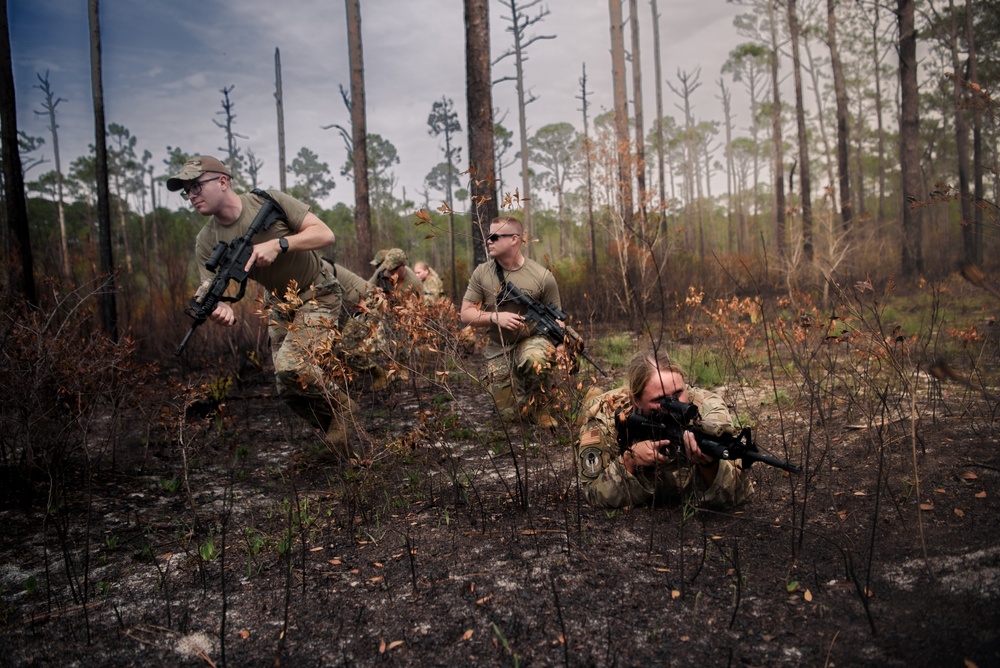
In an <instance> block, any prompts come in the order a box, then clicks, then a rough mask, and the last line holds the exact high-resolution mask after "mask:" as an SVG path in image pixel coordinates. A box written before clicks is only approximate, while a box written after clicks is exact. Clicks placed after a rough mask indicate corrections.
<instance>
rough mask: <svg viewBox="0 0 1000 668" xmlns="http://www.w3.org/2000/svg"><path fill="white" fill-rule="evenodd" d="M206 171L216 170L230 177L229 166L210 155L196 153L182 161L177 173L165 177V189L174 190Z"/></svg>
mask: <svg viewBox="0 0 1000 668" xmlns="http://www.w3.org/2000/svg"><path fill="white" fill-rule="evenodd" d="M206 172H216V173H217V174H225V175H226V176H229V177H232V174H231V173H230V171H229V168H228V167H226V166H225V165H224V164H222V163H221V162H219V160H217V159H216V158H213V157H212V156H210V155H196V156H194V157H193V158H191V159H190V160H188V161H187V162H185V163H184V167H182V168H181V171H180V172H178V173H177V174H174V175H173V176H171V177H170V178H169V179H167V190H169V191H170V192H176V191H178V190H180V189H181V188H183V187H184V183H185V182H187V181H194V180H195V179H197V178H200V177H201V175H202V174H205V173H206Z"/></svg>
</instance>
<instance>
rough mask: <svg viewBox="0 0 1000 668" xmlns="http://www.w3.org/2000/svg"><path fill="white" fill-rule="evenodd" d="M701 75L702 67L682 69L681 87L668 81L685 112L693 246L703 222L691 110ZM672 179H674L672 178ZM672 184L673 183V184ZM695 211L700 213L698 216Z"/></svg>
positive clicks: (688, 206) (686, 190)
mask: <svg viewBox="0 0 1000 668" xmlns="http://www.w3.org/2000/svg"><path fill="white" fill-rule="evenodd" d="M700 77H701V69H700V68H699V69H697V70H695V72H694V73H693V74H691V73H688V72H684V71H681V70H678V71H677V79H678V81H680V87H679V88H677V87H675V86H674V85H673V84H671V83H667V85H668V86H669V87H670V90H672V91H673V92H674V94H675V95H677V96H678V97H680V98H681V101H682V102H683V106H680V105H677V108H678V109H680V110H681V111H683V112H684V152H685V155H684V158H685V160H684V164H683V165H682V167H683V170H682V173H683V176H684V181H685V183H684V196H685V198H686V200H687V202H686V203H685V207H684V208H685V210H686V212H687V219H688V223H689V224H688V230H689V232H688V235H687V237H688V239H687V241H688V246H689V247H693V244H694V241H693V237H691V234H693V233H694V232H695V230H698V229H699V227H700V222H701V197H700V196H701V180H700V178H699V177H698V174H699V172H700V171H701V170H700V168H699V166H698V165H699V162H700V159H699V157H698V147H697V142H696V139H695V133H696V128H695V126H694V116H693V114H692V112H691V95H692V93H694V91H696V90H697V89H698V88H699V87H700V86H701V83H700V82H699V78H700ZM671 181H672V179H671ZM671 185H672V184H671ZM695 213H697V214H698V216H697V218H696V217H695Z"/></svg>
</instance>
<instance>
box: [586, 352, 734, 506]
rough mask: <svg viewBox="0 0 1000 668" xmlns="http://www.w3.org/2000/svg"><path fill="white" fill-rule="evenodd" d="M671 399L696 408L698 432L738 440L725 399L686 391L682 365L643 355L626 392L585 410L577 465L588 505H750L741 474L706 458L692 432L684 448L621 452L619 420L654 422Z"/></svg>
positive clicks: (641, 446) (650, 443) (728, 463)
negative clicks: (631, 417)
mask: <svg viewBox="0 0 1000 668" xmlns="http://www.w3.org/2000/svg"><path fill="white" fill-rule="evenodd" d="M667 399H674V400H677V401H681V402H684V403H686V404H693V405H694V406H696V407H697V411H698V413H699V415H700V417H701V420H700V423H699V429H700V430H701V431H702V432H704V433H706V434H709V435H712V436H722V435H723V434H727V435H730V436H731V435H734V434H735V432H736V430H735V429H734V427H733V425H732V418H731V416H730V414H729V409H728V408H726V404H725V402H724V401H723V399H722V397H720V396H719V395H717V394H714V393H712V392H708V391H706V390H700V389H697V388H688V386H687V383H686V381H685V379H684V372H683V370H682V369H681V367H680V365H678V364H677V363H676V362H674V361H673V360H671V359H670V358H669V357H667V356H666V355H659V356H658V355H656V354H655V353H651V352H650V353H640V354H638V355H636V356H635V357H634V358H633V359H632V361H631V362H630V364H629V366H628V371H627V376H626V384H625V386H624V387H620V388H618V389H616V390H611V391H610V392H605V393H604V394H601V395H599V396H598V397H596V398H594V399H592V400H591V401H590V403H589V404H588V405H587V406H585V407H584V411H585V412H584V414H583V415H582V416H581V420H582V421H583V426H582V428H581V430H580V440H579V442H578V443H577V451H576V455H577V457H576V460H577V470H578V472H579V475H580V485H581V488H582V491H583V494H584V497H585V498H586V499H587V501H588V502H589V503H591V504H592V505H595V506H602V507H607V508H620V507H623V506H635V505H651V504H656V503H662V502H670V501H673V502H677V501H682V500H684V499H685V498H688V497H692V498H693V501H694V502H695V503H697V504H698V505H702V506H705V507H710V508H732V507H735V506H737V505H739V504H741V503H743V502H744V501H745V500H746V499H748V498H749V496H750V494H751V492H752V491H753V485H752V483H751V481H750V479H749V477H748V476H747V473H746V472H745V471H744V470H743V468H742V467H741V466H739V465H738V464H737V463H736V462H735V461H732V460H728V459H718V458H717V457H713V456H712V455H710V454H708V453H707V452H704V451H702V449H701V448H700V447H699V445H698V439H697V438H696V436H695V434H694V433H693V432H692V431H690V430H686V431H684V432H683V436H682V440H683V443H672V442H671V441H670V440H667V439H657V440H649V439H648V438H647V439H645V440H640V441H633V442H629V443H626V444H625V446H624V447H622V446H620V445H619V433H618V432H619V429H618V426H617V423H618V421H619V420H621V419H622V418H623V417H627V416H628V414H629V413H631V412H632V411H635V412H638V413H640V414H642V415H646V416H649V415H654V414H655V413H656V412H657V411H659V410H660V407H661V404H662V402H663V401H664V400H667ZM681 450H682V451H683V453H684V456H683V457H681V456H679V454H678V453H679V452H680V451H681ZM672 453H673V454H672Z"/></svg>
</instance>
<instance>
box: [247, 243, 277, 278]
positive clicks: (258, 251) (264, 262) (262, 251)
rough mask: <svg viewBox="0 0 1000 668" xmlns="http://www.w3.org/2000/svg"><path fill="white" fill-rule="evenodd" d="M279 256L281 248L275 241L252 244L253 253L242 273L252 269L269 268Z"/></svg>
mask: <svg viewBox="0 0 1000 668" xmlns="http://www.w3.org/2000/svg"><path fill="white" fill-rule="evenodd" d="M279 255H281V246H280V245H279V242H278V240H277V239H271V240H270V241H264V242H261V243H259V244H254V247H253V253H251V254H250V259H249V260H248V261H247V265H246V266H245V267H244V268H243V271H250V269H251V268H253V267H269V266H271V265H272V264H273V263H274V261H275V260H276V259H278V256H279Z"/></svg>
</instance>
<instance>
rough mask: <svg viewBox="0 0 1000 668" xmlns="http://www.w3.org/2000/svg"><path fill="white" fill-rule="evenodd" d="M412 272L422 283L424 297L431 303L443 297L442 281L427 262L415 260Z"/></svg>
mask: <svg viewBox="0 0 1000 668" xmlns="http://www.w3.org/2000/svg"><path fill="white" fill-rule="evenodd" d="M413 273H414V274H416V275H417V278H419V279H420V280H421V282H423V284H424V299H426V300H427V301H428V302H430V303H433V302H436V301H437V300H439V299H441V298H443V297H444V283H443V282H442V281H441V277H440V276H438V273H437V272H436V271H434V269H433V268H432V267H431V266H430V265H429V264H427V263H426V262H417V263H416V264H415V265H413Z"/></svg>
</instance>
